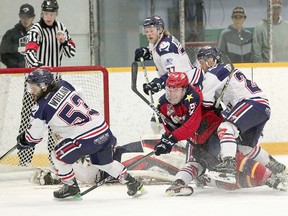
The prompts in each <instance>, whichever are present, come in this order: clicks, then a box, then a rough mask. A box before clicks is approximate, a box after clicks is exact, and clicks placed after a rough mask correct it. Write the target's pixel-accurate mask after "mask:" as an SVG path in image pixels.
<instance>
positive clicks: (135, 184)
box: [124, 173, 147, 197]
mask: <svg viewBox="0 0 288 216" xmlns="http://www.w3.org/2000/svg"><path fill="white" fill-rule="evenodd" d="M124 180H125V181H126V183H125V184H126V185H127V188H128V191H127V194H128V195H129V196H133V197H139V196H142V195H144V194H146V193H147V192H146V191H145V190H144V187H143V183H142V182H140V181H138V180H136V179H135V178H134V177H132V176H131V175H130V174H129V173H126V174H125V175H124Z"/></svg>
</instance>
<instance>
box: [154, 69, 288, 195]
mask: <svg viewBox="0 0 288 216" xmlns="http://www.w3.org/2000/svg"><path fill="white" fill-rule="evenodd" d="M201 105H202V94H201V92H200V91H199V90H198V89H197V88H195V87H192V86H191V85H189V83H188V78H187V76H186V74H185V73H181V72H172V73H170V74H169V77H168V79H167V80H166V93H165V94H164V95H163V96H162V97H160V99H159V105H158V109H159V111H160V112H161V113H162V114H163V115H164V116H165V117H167V118H168V119H170V120H171V121H173V123H174V124H175V127H176V129H173V128H170V127H169V125H168V124H167V125H164V127H165V130H166V132H165V133H164V134H163V135H162V138H161V140H160V142H159V143H158V144H157V145H156V146H155V154H156V155H161V154H168V153H170V152H171V149H172V147H173V146H174V145H175V144H176V143H177V142H178V141H181V140H186V139H189V142H190V145H188V147H187V158H188V159H187V162H186V165H185V167H184V168H182V169H180V171H179V172H178V173H177V174H176V181H175V182H174V183H173V184H172V185H171V186H170V187H169V188H168V189H167V190H166V194H167V195H171V196H185V195H186V196H187V195H191V194H192V193H193V188H192V187H190V186H189V185H188V184H189V183H190V182H191V181H192V180H193V179H196V178H198V177H201V176H203V175H204V173H205V171H206V169H207V170H211V171H214V170H215V167H216V166H217V165H219V164H220V163H221V160H219V159H218V155H219V151H220V142H219V138H218V136H217V133H215V131H216V129H217V128H218V126H219V125H220V124H221V122H222V120H223V118H222V116H218V115H216V113H215V112H214V110H205V109H202V106H201ZM235 169H236V168H235ZM248 179H249V180H248ZM219 182H220V181H218V185H217V186H219V187H222V188H226V189H236V188H240V187H255V186H259V185H264V184H266V185H268V186H270V187H272V188H275V189H280V190H286V189H287V187H288V184H287V176H286V175H285V174H283V173H278V174H272V172H271V171H269V170H268V169H267V168H265V167H264V166H263V165H262V164H260V163H259V162H256V161H254V160H252V159H251V158H249V156H248V157H246V156H244V155H243V154H242V153H239V154H237V172H236V183H237V184H228V183H227V184H226V183H225V182H224V183H223V184H222V183H221V182H220V183H221V184H219Z"/></svg>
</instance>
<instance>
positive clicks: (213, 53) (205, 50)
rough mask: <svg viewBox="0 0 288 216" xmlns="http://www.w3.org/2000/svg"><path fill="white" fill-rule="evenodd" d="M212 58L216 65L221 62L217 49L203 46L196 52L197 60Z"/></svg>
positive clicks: (219, 52)
mask: <svg viewBox="0 0 288 216" xmlns="http://www.w3.org/2000/svg"><path fill="white" fill-rule="evenodd" d="M203 58H213V59H214V60H216V61H217V63H219V62H221V58H222V56H221V51H220V50H219V49H218V48H217V47H214V46H213V47H212V46H205V47H202V48H200V49H199V51H198V52H197V59H198V60H199V59H203Z"/></svg>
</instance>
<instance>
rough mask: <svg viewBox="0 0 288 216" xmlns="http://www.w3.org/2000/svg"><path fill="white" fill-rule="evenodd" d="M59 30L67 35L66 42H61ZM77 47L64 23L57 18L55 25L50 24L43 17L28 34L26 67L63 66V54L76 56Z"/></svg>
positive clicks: (69, 56)
mask: <svg viewBox="0 0 288 216" xmlns="http://www.w3.org/2000/svg"><path fill="white" fill-rule="evenodd" d="M59 31H61V32H63V33H64V35H65V39H66V40H65V42H64V43H60V41H58V40H57V38H56V34H57V32H59ZM75 48H76V46H75V43H74V42H73V41H72V39H71V37H70V35H69V32H68V30H67V28H66V27H65V26H64V25H63V24H62V23H60V22H58V21H56V20H55V21H54V23H53V26H48V25H46V24H45V22H44V20H43V19H41V20H40V21H39V22H37V23H35V24H34V25H33V26H32V27H31V28H30V30H29V32H28V34H27V44H26V50H25V60H26V67H40V66H43V65H45V66H50V67H58V66H61V60H62V57H63V54H64V55H65V56H67V57H68V58H71V57H74V56H75V52H76V49H75Z"/></svg>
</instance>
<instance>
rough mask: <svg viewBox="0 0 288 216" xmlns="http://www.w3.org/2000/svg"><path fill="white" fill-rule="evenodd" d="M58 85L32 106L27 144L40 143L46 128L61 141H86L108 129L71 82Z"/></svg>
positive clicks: (101, 117) (59, 82)
mask: <svg viewBox="0 0 288 216" xmlns="http://www.w3.org/2000/svg"><path fill="white" fill-rule="evenodd" d="M57 85H58V87H59V89H58V91H56V92H50V93H48V94H47V95H46V96H44V97H42V98H40V99H39V100H38V101H37V103H36V104H35V105H34V106H33V107H32V112H31V119H30V125H29V127H28V129H27V130H26V133H25V139H26V140H27V142H29V143H32V144H37V143H39V142H40V141H41V140H42V139H43V136H44V132H45V131H46V129H47V127H48V125H49V126H50V127H51V129H52V131H53V132H54V133H56V134H58V135H60V136H61V137H62V138H64V139H65V138H71V139H74V138H76V137H77V139H89V138H91V137H95V136H98V135H101V134H104V133H105V132H106V131H107V130H108V128H109V127H108V125H107V124H106V122H105V121H104V117H103V116H102V115H101V114H100V113H99V112H97V111H95V110H93V109H90V108H89V107H88V106H87V104H86V103H85V102H84V101H83V100H82V98H81V97H80V96H79V95H78V94H77V92H76V90H75V89H74V87H73V86H72V85H71V84H70V83H68V82H66V81H64V80H61V81H58V83H57Z"/></svg>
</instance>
